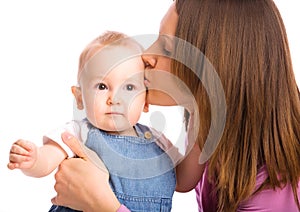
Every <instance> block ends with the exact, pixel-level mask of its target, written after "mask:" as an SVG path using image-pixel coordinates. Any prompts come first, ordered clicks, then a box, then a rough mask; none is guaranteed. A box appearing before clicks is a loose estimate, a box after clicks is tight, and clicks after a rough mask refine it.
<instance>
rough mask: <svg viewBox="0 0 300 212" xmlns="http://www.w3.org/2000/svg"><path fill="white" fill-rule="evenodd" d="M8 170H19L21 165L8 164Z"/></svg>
mask: <svg viewBox="0 0 300 212" xmlns="http://www.w3.org/2000/svg"><path fill="white" fill-rule="evenodd" d="M7 168H9V169H10V170H13V169H17V168H19V164H18V163H11V162H9V163H8V164H7Z"/></svg>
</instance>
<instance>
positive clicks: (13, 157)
mask: <svg viewBox="0 0 300 212" xmlns="http://www.w3.org/2000/svg"><path fill="white" fill-rule="evenodd" d="M29 160H30V156H26V155H19V154H15V153H10V154H9V162H10V163H22V162H27V161H29Z"/></svg>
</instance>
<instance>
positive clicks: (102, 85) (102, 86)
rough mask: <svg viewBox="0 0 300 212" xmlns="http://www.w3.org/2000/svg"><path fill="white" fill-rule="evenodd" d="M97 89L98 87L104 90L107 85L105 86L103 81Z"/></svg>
mask: <svg viewBox="0 0 300 212" xmlns="http://www.w3.org/2000/svg"><path fill="white" fill-rule="evenodd" d="M98 89H99V90H106V89H107V86H106V85H105V84H104V83H99V85H98Z"/></svg>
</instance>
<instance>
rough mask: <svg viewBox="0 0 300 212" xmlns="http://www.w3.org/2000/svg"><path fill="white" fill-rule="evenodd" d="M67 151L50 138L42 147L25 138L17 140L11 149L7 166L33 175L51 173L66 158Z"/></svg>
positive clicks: (40, 175) (41, 175) (38, 175)
mask: <svg viewBox="0 0 300 212" xmlns="http://www.w3.org/2000/svg"><path fill="white" fill-rule="evenodd" d="M66 156H67V154H66V152H65V151H64V150H63V149H62V148H61V147H60V146H59V145H58V144H57V143H56V142H54V141H51V140H48V142H47V143H45V144H44V145H43V146H41V147H37V146H36V145H35V144H34V143H32V142H30V141H25V140H22V139H20V140H18V141H16V142H15V143H14V144H13V145H12V147H11V150H10V154H9V163H8V165H7V167H8V168H9V169H11V170H13V169H16V168H17V169H21V170H22V172H23V173H24V174H26V175H28V176H32V177H43V176H46V175H48V174H50V173H51V172H52V171H53V170H54V169H55V168H56V167H57V166H58V165H59V164H60V163H61V162H62V161H63V160H64V159H65V158H66Z"/></svg>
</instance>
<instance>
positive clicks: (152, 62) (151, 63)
mask: <svg viewBox="0 0 300 212" xmlns="http://www.w3.org/2000/svg"><path fill="white" fill-rule="evenodd" d="M142 59H143V61H144V64H145V68H155V66H156V63H157V58H156V56H155V55H154V54H150V53H147V52H145V53H144V54H143V55H142Z"/></svg>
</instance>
